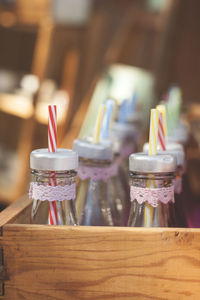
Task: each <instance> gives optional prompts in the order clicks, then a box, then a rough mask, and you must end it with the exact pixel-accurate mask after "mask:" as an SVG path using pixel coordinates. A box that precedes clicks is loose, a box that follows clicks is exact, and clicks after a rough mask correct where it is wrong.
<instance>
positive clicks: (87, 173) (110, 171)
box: [78, 159, 119, 182]
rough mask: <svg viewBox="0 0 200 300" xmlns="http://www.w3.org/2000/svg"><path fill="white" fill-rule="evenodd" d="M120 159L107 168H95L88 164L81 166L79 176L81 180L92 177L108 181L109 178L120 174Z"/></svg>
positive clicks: (96, 179) (95, 179)
mask: <svg viewBox="0 0 200 300" xmlns="http://www.w3.org/2000/svg"><path fill="white" fill-rule="evenodd" d="M118 168H119V160H118V159H117V160H116V161H115V162H114V163H113V164H111V165H110V166H108V167H105V168H94V167H88V166H83V165H82V166H79V168H78V176H79V178H80V179H81V180H85V179H88V178H90V179H92V180H94V181H98V180H103V181H105V182H106V181H107V180H108V178H110V177H113V176H116V175H117V174H118Z"/></svg>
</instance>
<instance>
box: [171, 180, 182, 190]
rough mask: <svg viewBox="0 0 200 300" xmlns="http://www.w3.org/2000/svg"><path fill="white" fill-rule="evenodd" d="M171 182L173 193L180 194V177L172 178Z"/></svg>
mask: <svg viewBox="0 0 200 300" xmlns="http://www.w3.org/2000/svg"><path fill="white" fill-rule="evenodd" d="M173 183H174V192H175V194H180V193H181V192H182V177H180V178H176V179H174V180H173Z"/></svg>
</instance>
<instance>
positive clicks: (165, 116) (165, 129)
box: [156, 104, 167, 143]
mask: <svg viewBox="0 0 200 300" xmlns="http://www.w3.org/2000/svg"><path fill="white" fill-rule="evenodd" d="M156 108H157V109H158V110H159V111H160V112H161V113H162V118H163V129H164V135H165V139H166V143H167V115H166V107H165V105H163V104H159V105H157V106H156Z"/></svg>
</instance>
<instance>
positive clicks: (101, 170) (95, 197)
mask: <svg viewBox="0 0 200 300" xmlns="http://www.w3.org/2000/svg"><path fill="white" fill-rule="evenodd" d="M74 150H75V151H76V152H77V153H78V155H79V168H78V178H79V184H78V192H77V204H76V207H77V213H78V219H79V223H80V225H92V226H114V225H116V223H117V222H119V218H120V216H119V214H118V212H115V210H114V192H115V191H113V189H112V188H111V174H112V158H113V154H112V146H111V144H110V143H99V144H92V143H90V142H88V141H84V140H75V141H74Z"/></svg>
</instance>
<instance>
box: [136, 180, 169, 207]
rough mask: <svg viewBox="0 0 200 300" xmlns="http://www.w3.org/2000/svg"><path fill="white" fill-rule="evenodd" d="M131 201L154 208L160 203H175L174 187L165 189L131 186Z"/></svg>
mask: <svg viewBox="0 0 200 300" xmlns="http://www.w3.org/2000/svg"><path fill="white" fill-rule="evenodd" d="M130 195H131V201H137V202H138V203H139V204H142V203H144V202H147V203H149V204H151V206H153V207H157V206H158V203H159V202H162V203H164V204H167V203H168V202H170V201H171V202H174V186H173V185H172V186H170V187H165V188H140V187H136V186H131V192H130Z"/></svg>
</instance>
